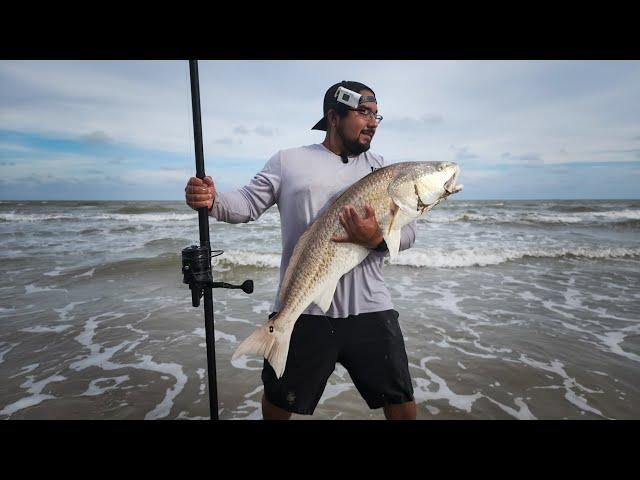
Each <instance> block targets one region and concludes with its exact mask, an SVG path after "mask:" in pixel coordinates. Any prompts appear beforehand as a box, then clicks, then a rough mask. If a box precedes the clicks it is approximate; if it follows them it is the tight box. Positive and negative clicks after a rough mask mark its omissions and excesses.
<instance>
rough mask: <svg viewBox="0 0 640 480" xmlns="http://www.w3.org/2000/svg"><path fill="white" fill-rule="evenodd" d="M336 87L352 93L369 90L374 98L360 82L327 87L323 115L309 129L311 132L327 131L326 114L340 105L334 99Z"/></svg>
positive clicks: (345, 82) (341, 83)
mask: <svg viewBox="0 0 640 480" xmlns="http://www.w3.org/2000/svg"><path fill="white" fill-rule="evenodd" d="M338 87H344V88H346V89H347V90H351V91H353V92H361V91H362V90H370V91H371V92H372V93H373V95H374V96H375V94H376V93H375V92H374V91H373V90H372V89H371V88H370V87H367V86H366V85H365V84H364V83H360V82H353V81H347V80H343V81H341V82H340V83H336V84H335V85H331V86H330V87H329V90H327V93H325V94H324V105H323V107H322V110H323V113H324V115H323V117H322V118H321V119H320V121H319V122H318V123H316V124H315V125H314V126H313V127H312V128H311V130H324V131H326V130H327V112H328V111H329V110H331V109H332V108H334V109H335V108H336V107H338V105H342V104H341V103H338V100H337V99H336V97H335V94H336V90H338Z"/></svg>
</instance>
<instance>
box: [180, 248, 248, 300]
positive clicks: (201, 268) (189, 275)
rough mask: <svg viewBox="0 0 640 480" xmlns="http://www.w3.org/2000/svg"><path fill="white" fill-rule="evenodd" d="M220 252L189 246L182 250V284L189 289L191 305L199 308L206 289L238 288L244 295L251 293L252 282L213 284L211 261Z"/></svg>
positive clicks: (220, 251)
mask: <svg viewBox="0 0 640 480" xmlns="http://www.w3.org/2000/svg"><path fill="white" fill-rule="evenodd" d="M223 253H224V252H223V251H222V250H213V251H212V250H211V249H210V248H209V247H207V246H198V245H191V246H190V247H187V248H185V249H183V250H182V274H183V280H182V283H186V284H188V285H189V288H190V289H191V303H192V304H193V306H194V307H198V306H200V299H201V298H202V295H203V294H204V289H205V288H206V287H211V288H240V289H242V291H243V292H244V293H253V280H245V281H244V282H243V283H242V285H231V284H230V283H225V282H214V281H213V276H212V274H211V259H212V258H214V257H217V256H218V255H222V254H223Z"/></svg>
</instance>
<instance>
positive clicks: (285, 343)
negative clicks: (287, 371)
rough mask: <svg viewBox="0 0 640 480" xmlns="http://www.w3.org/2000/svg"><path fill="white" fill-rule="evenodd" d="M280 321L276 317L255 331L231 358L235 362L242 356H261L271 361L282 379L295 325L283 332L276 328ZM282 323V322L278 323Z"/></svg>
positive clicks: (277, 374)
mask: <svg viewBox="0 0 640 480" xmlns="http://www.w3.org/2000/svg"><path fill="white" fill-rule="evenodd" d="M277 319H278V315H275V316H274V317H273V318H271V319H270V320H269V321H267V323H265V324H264V325H263V326H261V327H260V328H258V329H257V330H255V331H254V332H253V333H252V334H251V335H249V337H248V338H246V339H245V340H244V341H243V342H242V343H241V344H240V345H239V346H238V348H237V349H236V351H235V352H234V353H233V356H232V357H231V359H232V360H235V359H236V358H238V357H239V356H240V355H245V354H254V355H261V356H262V357H264V358H266V359H267V360H268V361H269V364H271V366H272V367H273V369H274V370H275V372H276V376H277V377H278V378H280V377H282V374H283V373H284V368H285V366H286V364H287V357H288V355H289V342H290V341H291V332H292V331H293V325H291V326H290V327H287V328H285V330H284V331H281V330H279V329H277V328H276V326H275V324H274V322H275V321H276V320H277ZM278 323H280V324H281V323H282V322H278Z"/></svg>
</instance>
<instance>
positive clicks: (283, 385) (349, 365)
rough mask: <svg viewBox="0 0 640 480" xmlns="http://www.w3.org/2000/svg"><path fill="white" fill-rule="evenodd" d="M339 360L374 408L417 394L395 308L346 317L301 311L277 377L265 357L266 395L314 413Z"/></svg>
mask: <svg viewBox="0 0 640 480" xmlns="http://www.w3.org/2000/svg"><path fill="white" fill-rule="evenodd" d="M273 315H275V313H272V314H271V315H269V318H271V317H272V316H273ZM336 362H339V363H341V364H342V365H343V366H344V367H345V368H346V369H347V371H348V372H349V375H350V376H351V379H352V380H353V383H354V384H355V386H356V388H357V389H358V392H360V395H362V398H364V400H365V401H366V402H367V405H368V406H369V408H372V409H374V408H380V407H383V406H385V405H389V404H399V403H405V402H410V401H412V400H413V386H412V384H411V377H410V376H409V365H408V363H409V362H408V359H407V353H406V351H405V347H404V339H403V337H402V332H401V331H400V325H399V324H398V312H396V311H395V310H385V311H382V312H371V313H363V314H360V315H351V316H349V317H347V318H329V317H325V316H323V315H301V316H300V318H298V321H297V322H296V324H295V326H294V328H293V332H292V334H291V343H290V345H289V355H288V357H287V365H286V368H285V370H284V375H283V376H282V377H281V378H280V379H278V378H277V377H276V374H275V371H274V370H273V368H272V367H271V365H270V364H269V362H268V361H267V360H265V361H264V367H263V369H262V382H263V383H264V393H265V395H266V397H267V400H268V401H269V402H270V403H272V404H273V405H275V406H277V407H280V408H282V409H283V410H286V411H288V412H292V413H298V414H303V415H311V414H313V411H314V410H315V408H316V405H318V402H319V401H320V398H321V397H322V393H323V392H324V388H325V386H326V384H327V380H328V379H329V377H330V376H331V373H332V372H333V370H334V368H335V365H336Z"/></svg>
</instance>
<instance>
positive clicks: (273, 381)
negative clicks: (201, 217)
mask: <svg viewBox="0 0 640 480" xmlns="http://www.w3.org/2000/svg"><path fill="white" fill-rule="evenodd" d="M339 87H342V88H343V89H347V90H349V91H351V92H355V93H357V94H359V95H361V97H360V98H359V102H357V103H355V104H354V103H353V98H357V96H354V95H351V94H349V92H344V91H342V92H341V93H347V96H346V97H344V96H342V95H341V96H340V97H337V96H336V92H337V91H338V89H339ZM349 96H351V97H353V98H352V99H351V105H348V104H346V103H344V102H345V99H346V100H349ZM323 111H324V116H323V118H322V119H321V120H320V121H319V122H318V123H317V124H316V125H315V126H314V127H313V129H315V130H323V131H326V132H327V133H326V136H325V139H324V141H323V142H322V143H321V144H315V145H309V146H304V147H300V148H293V149H288V150H281V151H279V152H278V153H276V154H275V155H274V156H273V157H272V158H271V159H270V160H269V161H268V162H267V164H266V165H265V167H264V168H263V169H262V171H260V172H259V173H257V174H256V176H255V177H254V178H253V180H252V181H251V183H250V184H249V185H247V186H245V187H243V188H241V189H239V190H238V191H236V192H226V193H217V192H216V189H215V185H214V183H213V180H212V179H211V177H206V178H205V179H204V181H203V180H200V179H198V178H195V177H193V178H191V179H190V180H189V183H188V184H187V187H186V188H185V192H186V201H187V204H188V205H189V206H190V207H191V208H193V209H198V208H202V207H204V206H206V207H207V208H209V214H210V215H211V216H212V217H214V218H216V219H218V220H220V221H225V222H229V223H241V222H248V221H251V220H256V219H257V218H258V217H259V216H260V215H261V214H262V213H263V212H264V211H265V210H267V209H268V208H269V207H271V206H272V205H274V204H277V205H278V209H279V211H280V221H281V226H282V260H281V264H280V286H281V285H282V279H283V277H284V273H285V271H286V269H287V265H288V264H289V259H290V258H291V254H292V252H293V249H294V247H295V245H296V242H297V241H298V239H299V238H300V236H301V235H302V234H303V233H304V231H305V230H306V228H307V227H308V226H309V225H311V223H313V221H314V220H315V219H316V218H317V217H318V216H319V215H320V214H322V212H323V211H324V210H325V209H326V208H328V206H329V205H331V203H332V202H333V201H334V200H335V199H336V198H337V197H338V196H339V195H340V194H341V193H342V192H343V191H344V190H346V189H347V188H348V187H349V186H351V185H352V184H353V183H355V182H357V181H358V180H360V179H361V178H362V177H364V176H365V175H367V174H368V173H371V172H372V171H373V170H374V169H376V168H380V167H382V166H383V162H384V160H383V158H382V156H380V155H378V154H376V153H373V152H371V151H370V146H371V141H372V139H373V137H374V135H375V133H376V129H377V127H378V125H379V123H380V121H381V120H382V117H381V116H380V115H378V105H377V100H376V98H375V93H374V92H373V90H372V89H371V88H369V87H367V86H366V85H364V84H362V83H359V82H352V81H342V82H341V83H337V84H335V85H333V86H331V87H330V88H329V89H328V90H327V92H326V94H325V97H324V106H323ZM340 222H341V224H342V225H343V227H344V229H345V233H344V235H343V236H339V237H334V238H333V239H332V240H333V241H336V242H352V243H357V244H359V245H363V246H365V247H367V248H370V249H371V253H370V254H369V256H368V257H367V258H365V260H364V261H363V262H361V263H360V264H359V265H358V266H357V267H355V268H354V269H353V270H351V271H350V272H348V273H347V274H345V275H344V276H343V277H342V278H341V279H340V282H339V283H338V286H337V288H336V292H335V294H334V297H333V301H332V303H331V306H330V308H329V310H328V311H327V312H326V313H323V312H322V310H320V308H319V307H318V306H317V305H315V304H313V303H312V304H311V305H309V307H307V309H306V310H305V311H304V312H303V314H302V315H301V316H300V318H299V319H298V320H297V322H296V325H295V327H294V330H293V333H292V335H291V343H290V355H289V357H288V359H287V364H286V368H285V371H284V375H283V376H282V377H281V378H280V379H278V378H277V377H276V375H275V372H274V370H273V368H272V367H271V365H270V364H269V362H268V361H267V360H264V368H263V370H262V381H263V383H264V394H263V397H262V413H263V417H264V419H265V420H271V419H274V420H275V419H281V420H286V419H289V418H290V417H291V414H292V413H298V414H303V415H311V414H313V411H314V409H315V407H316V405H317V404H318V401H319V400H320V397H321V396H322V393H323V391H324V388H325V386H326V382H327V380H328V378H329V376H330V375H331V373H332V372H333V370H334V368H335V364H336V362H339V363H341V364H342V365H343V366H344V367H345V368H346V369H347V371H348V372H349V375H350V376H351V379H352V380H353V382H354V384H355V386H356V388H357V389H358V391H359V392H360V394H361V395H362V397H363V398H364V400H365V401H366V402H367V405H368V406H369V407H370V408H372V409H375V408H381V407H382V408H383V409H384V414H385V417H386V418H387V419H391V420H400V419H407V420H414V419H415V418H416V406H415V402H414V399H413V387H412V384H411V377H410V375H409V368H408V360H407V354H406V351H405V347H404V341H403V336H402V332H401V331H400V326H399V324H398V312H396V311H395V310H394V309H393V304H392V303H391V298H390V295H389V291H388V290H387V288H386V286H385V284H384V279H383V277H382V266H383V261H384V257H385V256H386V255H387V254H388V251H387V249H386V244H385V242H384V240H383V236H382V233H381V231H380V227H379V226H378V222H377V220H376V218H375V214H374V212H373V210H372V209H367V214H366V215H365V216H364V217H360V216H359V215H358V214H357V213H356V211H355V209H353V208H351V207H347V208H346V209H345V210H344V211H343V212H342V213H341V215H340ZM414 241H415V223H412V224H409V225H407V226H405V227H404V228H403V229H402V240H401V242H400V250H406V249H407V248H410V247H411V246H412V245H413V243H414ZM280 286H279V287H278V290H279V289H280ZM278 296H279V292H278V293H277V294H276V300H275V304H274V312H277V311H278V310H279V308H280V305H279V299H278ZM273 315H275V313H272V315H271V316H273Z"/></svg>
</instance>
